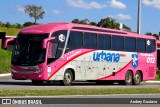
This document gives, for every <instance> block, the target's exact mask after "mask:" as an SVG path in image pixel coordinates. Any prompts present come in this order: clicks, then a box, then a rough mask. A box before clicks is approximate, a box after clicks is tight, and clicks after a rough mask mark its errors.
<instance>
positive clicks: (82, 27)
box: [20, 22, 155, 39]
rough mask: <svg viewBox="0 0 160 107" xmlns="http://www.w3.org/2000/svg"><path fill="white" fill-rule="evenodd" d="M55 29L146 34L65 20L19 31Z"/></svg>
mask: <svg viewBox="0 0 160 107" xmlns="http://www.w3.org/2000/svg"><path fill="white" fill-rule="evenodd" d="M57 30H75V31H86V32H95V33H96V32H99V33H107V34H111V35H119V36H132V37H140V38H146V35H143V34H141V35H138V34H137V33H134V32H128V31H124V30H115V29H110V28H101V27H97V26H93V25H84V24H75V23H67V22H58V23H48V24H42V25H34V26H29V27H26V28H24V29H22V30H21V31H20V33H25V34H26V33H38V34H39V33H53V32H54V31H57ZM147 38H149V39H155V37H153V36H147Z"/></svg>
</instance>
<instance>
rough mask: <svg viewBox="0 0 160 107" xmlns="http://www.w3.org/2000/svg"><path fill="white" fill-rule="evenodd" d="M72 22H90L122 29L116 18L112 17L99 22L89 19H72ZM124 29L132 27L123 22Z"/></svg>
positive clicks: (129, 29) (128, 29)
mask: <svg viewBox="0 0 160 107" xmlns="http://www.w3.org/2000/svg"><path fill="white" fill-rule="evenodd" d="M72 23H79V24H89V25H94V26H99V27H104V28H111V29H120V24H119V23H117V22H116V20H115V19H113V18H110V17H107V18H104V19H101V20H100V21H99V22H98V23H96V22H90V20H89V19H84V20H79V19H74V20H72ZM123 30H127V31H131V28H130V27H128V26H126V25H124V24H123Z"/></svg>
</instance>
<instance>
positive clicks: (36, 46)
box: [11, 31, 67, 80]
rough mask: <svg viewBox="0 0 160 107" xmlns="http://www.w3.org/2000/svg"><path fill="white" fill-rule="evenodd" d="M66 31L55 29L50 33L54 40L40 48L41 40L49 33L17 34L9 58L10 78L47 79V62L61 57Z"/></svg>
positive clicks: (47, 36)
mask: <svg viewBox="0 0 160 107" xmlns="http://www.w3.org/2000/svg"><path fill="white" fill-rule="evenodd" d="M66 35H67V31H56V32H54V33H53V34H52V37H55V40H51V41H49V42H48V44H47V46H48V47H47V48H46V49H42V43H43V40H44V39H46V38H49V34H19V35H18V36H17V39H16V41H15V45H14V48H13V53H12V59H11V64H12V67H11V72H12V78H13V79H17V80H26V79H34V80H47V79H48V74H47V71H48V67H47V65H48V64H49V63H52V62H54V61H55V60H57V59H58V58H60V57H61V55H62V53H63V51H64V46H65V41H66V39H65V38H66Z"/></svg>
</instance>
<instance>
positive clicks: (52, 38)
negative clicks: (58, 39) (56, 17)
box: [42, 37, 55, 49]
mask: <svg viewBox="0 0 160 107" xmlns="http://www.w3.org/2000/svg"><path fill="white" fill-rule="evenodd" d="M51 40H55V37H51V38H46V39H44V40H43V42H42V49H46V48H47V43H48V42H49V41H51Z"/></svg>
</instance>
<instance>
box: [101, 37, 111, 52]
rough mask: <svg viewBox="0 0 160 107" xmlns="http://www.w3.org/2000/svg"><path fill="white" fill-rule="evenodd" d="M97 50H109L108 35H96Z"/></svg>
mask: <svg viewBox="0 0 160 107" xmlns="http://www.w3.org/2000/svg"><path fill="white" fill-rule="evenodd" d="M98 48H99V49H110V48H111V36H110V35H98Z"/></svg>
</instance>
